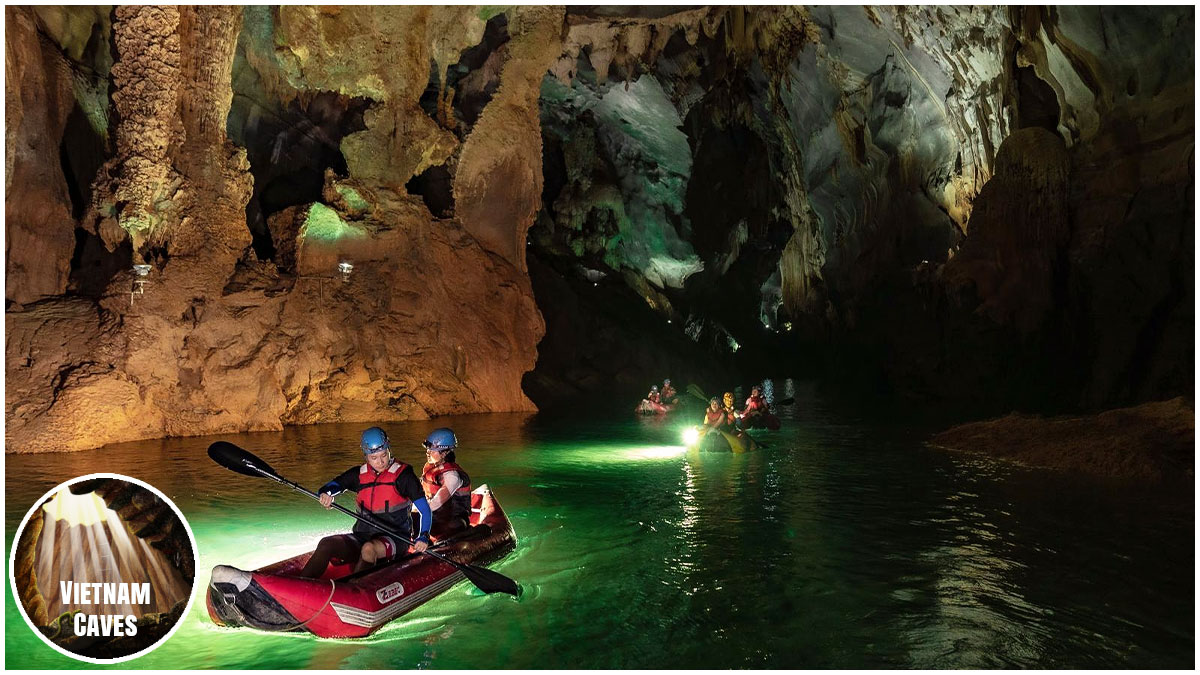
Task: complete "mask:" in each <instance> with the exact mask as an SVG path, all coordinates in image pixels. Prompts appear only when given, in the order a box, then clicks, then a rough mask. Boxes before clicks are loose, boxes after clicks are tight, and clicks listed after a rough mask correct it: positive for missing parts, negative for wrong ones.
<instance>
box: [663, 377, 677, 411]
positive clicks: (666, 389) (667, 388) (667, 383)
mask: <svg viewBox="0 0 1200 675" xmlns="http://www.w3.org/2000/svg"><path fill="white" fill-rule="evenodd" d="M659 396H660V397H661V400H662V402H663V404H664V405H670V404H672V403H674V402H675V398H676V396H677V394H676V393H675V387H672V386H671V379H670V378H667V379H665V380H663V386H662V393H661V394H660V395H659Z"/></svg>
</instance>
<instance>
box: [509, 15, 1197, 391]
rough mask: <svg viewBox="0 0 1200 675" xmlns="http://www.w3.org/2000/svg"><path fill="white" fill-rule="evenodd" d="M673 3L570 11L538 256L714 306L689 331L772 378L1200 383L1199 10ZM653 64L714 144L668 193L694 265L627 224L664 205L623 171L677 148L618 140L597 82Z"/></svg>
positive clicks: (671, 224)
mask: <svg viewBox="0 0 1200 675" xmlns="http://www.w3.org/2000/svg"><path fill="white" fill-rule="evenodd" d="M669 21H670V22H669V23H667V22H665V21H664V19H663V17H661V16H660V17H657V18H649V17H644V16H637V15H636V13H629V14H623V15H621V16H620V18H619V19H618V18H613V17H612V16H611V15H605V14H604V13H595V12H593V13H590V14H589V13H587V12H579V13H577V14H575V15H574V16H573V17H572V21H571V22H569V25H570V30H569V32H568V37H567V40H566V42H567V44H569V45H571V44H581V45H584V47H585V48H584V49H581V50H580V51H579V53H578V54H575V53H569V54H567V55H564V57H563V59H561V60H560V62H559V66H558V67H557V68H556V69H555V70H553V71H552V73H551V74H552V75H553V76H554V78H553V80H554V81H551V78H549V77H548V78H547V85H545V86H544V87H543V97H542V107H543V114H542V116H543V130H544V131H543V133H544V135H545V137H546V139H547V143H549V144H550V145H551V150H552V152H551V153H549V154H548V155H547V157H548V159H547V161H546V167H547V175H548V177H547V185H548V186H550V187H551V188H552V189H553V191H552V193H551V194H548V195H547V196H546V198H545V209H544V211H543V214H542V216H541V217H540V220H539V225H537V226H535V229H534V231H533V235H534V236H533V237H531V242H532V248H531V251H532V253H533V254H534V255H539V256H544V257H546V258H548V259H549V258H557V257H563V256H565V257H567V258H571V257H574V258H576V259H579V260H580V262H581V263H582V264H583V266H584V267H585V268H586V269H585V270H584V271H587V273H589V274H604V275H612V274H620V275H621V276H622V277H623V278H624V279H625V280H626V283H627V285H628V286H629V287H630V288H631V289H633V290H635V291H637V292H638V294H639V295H641V296H642V297H643V298H645V299H646V301H647V303H648V304H650V305H651V306H654V307H657V308H658V311H659V312H660V314H661V315H662V316H664V317H666V318H670V317H680V316H684V317H686V316H689V315H694V314H701V315H703V316H704V320H703V321H702V322H697V323H700V324H703V327H704V329H703V330H694V331H685V332H689V334H690V335H691V337H692V338H693V342H694V343H695V344H696V346H697V347H701V348H704V349H702V351H704V352H706V353H716V354H717V355H718V356H719V357H720V358H722V359H724V360H727V361H728V360H735V361H738V362H739V363H740V364H741V365H743V366H747V367H749V368H750V369H752V370H755V371H756V372H760V373H764V374H765V373H778V372H779V371H781V370H783V371H788V372H793V373H796V372H799V373H811V374H814V375H821V376H826V377H829V378H833V379H836V380H856V379H861V380H863V381H864V382H865V383H869V384H871V386H882V387H884V388H885V389H887V390H889V391H891V392H892V393H896V394H900V395H902V396H905V397H911V398H916V399H918V400H923V401H927V402H931V403H935V404H936V403H947V402H952V403H954V404H959V403H965V404H969V405H978V406H981V407H982V408H984V409H987V410H1011V409H1013V408H1014V407H1017V408H1019V407H1029V408H1037V409H1057V410H1063V409H1077V408H1097V407H1103V406H1106V405H1115V404H1124V403H1128V402H1134V401H1140V400H1147V399H1152V398H1161V397H1164V396H1166V397H1169V396H1172V395H1176V394H1187V393H1188V392H1190V391H1191V388H1192V377H1191V375H1190V374H1189V373H1190V372H1191V370H1192V364H1193V363H1194V357H1193V356H1192V355H1191V353H1190V351H1189V348H1187V347H1186V346H1185V345H1188V344H1191V342H1192V338H1193V334H1194V329H1193V324H1194V317H1193V311H1192V303H1193V297H1194V291H1193V288H1192V285H1191V282H1190V281H1189V279H1190V277H1191V276H1192V270H1193V269H1194V260H1193V255H1192V247H1193V238H1192V226H1193V222H1194V214H1193V213H1192V206H1191V205H1192V180H1193V179H1192V175H1193V172H1194V168H1193V158H1192V153H1193V148H1194V129H1193V126H1192V122H1191V120H1192V98H1193V96H1194V72H1193V59H1192V58H1191V55H1192V54H1193V45H1192V44H1191V42H1190V37H1189V33H1188V31H1189V30H1190V28H1191V26H1193V25H1194V14H1193V12H1192V11H1191V10H1189V9H1186V8H1179V9H1164V8H1132V7H1106V8H1097V7H1093V8H1078V7H1062V8H1057V7H1039V8H1014V7H862V6H837V7H812V8H804V7H789V8H754V9H752V10H741V9H738V8H700V9H695V10H692V9H689V10H686V11H677V12H675V13H673V14H671V15H669ZM1172 55H1174V56H1172ZM614 74H615V75H616V77H623V78H624V80H625V83H624V86H623V87H621V86H620V85H618V86H616V87H614V86H613V84H612V82H611V80H612V79H614ZM650 78H653V79H652V80H650ZM648 80H649V81H652V82H654V84H655V87H656V89H658V90H661V91H663V92H665V94H666V97H667V99H668V100H669V101H670V103H671V105H672V106H673V107H674V108H675V114H676V115H675V116H676V118H677V119H679V120H681V123H678V124H675V123H671V122H669V121H660V122H659V123H658V127H659V132H658V133H657V136H658V137H659V138H669V137H670V135H671V134H675V133H678V132H679V131H682V132H683V133H684V134H685V136H686V139H687V142H688V145H689V149H690V157H688V158H685V159H684V161H682V162H676V163H675V164H676V165H679V166H684V167H686V170H684V171H676V172H674V175H676V176H677V177H678V185H679V186H680V187H678V188H677V189H675V190H674V191H669V190H668V191H665V192H666V193H668V194H675V195H678V196H679V198H680V200H681V201H682V203H683V205H684V206H683V208H682V209H681V210H680V212H679V214H678V215H677V216H676V215H675V214H669V215H671V217H669V218H665V219H664V218H661V217H660V218H657V219H655V218H641V219H639V220H640V221H641V222H651V223H654V222H660V223H664V226H662V227H660V231H666V232H668V233H669V235H671V236H677V238H678V240H679V241H678V244H677V245H675V246H674V248H673V249H672V247H668V246H660V247H659V249H660V250H662V251H664V252H667V253H668V255H669V257H670V258H671V259H672V260H673V262H674V265H675V269H678V270H680V271H681V273H680V274H679V275H678V276H677V277H676V278H675V279H673V280H672V283H670V284H666V283H663V280H662V278H661V275H659V274H657V273H656V271H655V270H654V269H652V268H651V266H649V265H647V264H645V263H644V262H643V261H639V260H638V259H637V257H636V256H634V255H629V254H627V253H625V251H623V250H622V248H621V247H620V246H619V243H620V241H621V233H622V232H624V231H626V230H627V229H629V228H628V227H627V226H624V225H623V224H622V221H623V220H625V219H628V215H627V214H628V213H629V212H630V211H632V210H633V209H635V208H643V210H644V207H643V204H644V203H645V202H646V199H645V197H644V194H643V193H644V191H638V190H636V189H631V188H630V186H628V185H626V184H624V183H623V182H622V180H621V177H622V176H623V175H626V174H640V175H654V173H655V172H658V173H665V172H666V171H664V170H666V169H668V168H669V167H670V166H671V163H669V162H666V161H663V158H662V157H655V156H654V155H649V157H650V159H651V161H649V162H647V161H646V158H647V156H648V155H647V154H645V153H637V152H631V151H629V150H622V151H614V150H612V149H611V147H610V146H607V145H605V144H604V143H603V139H604V138H605V135H606V134H607V133H609V132H608V129H609V127H611V126H612V122H611V121H610V120H608V119H605V118H604V116H603V115H601V114H600V111H601V109H600V106H599V105H598V104H597V103H596V101H603V100H604V98H605V97H606V96H609V95H610V94H609V91H611V89H613V88H616V89H618V90H623V91H626V92H633V93H635V94H636V92H637V91H638V89H639V88H644V87H643V85H644V84H645V83H646V82H647V81H648ZM606 83H607V84H606ZM636 100H637V102H638V104H639V105H640V106H641V107H642V108H643V109H647V108H649V107H650V103H651V100H652V99H651V97H648V96H644V95H643V96H638V97H636ZM642 116H643V117H646V115H645V114H643V115H642ZM626 117H629V116H626ZM660 117H663V116H662V115H661V114H660ZM665 119H666V118H665V117H664V120H665ZM618 122H620V123H625V124H628V125H629V126H630V127H636V126H637V120H633V119H619V120H618ZM1039 133H1040V135H1039ZM1002 154H1003V155H1004V156H1005V159H1004V161H1003V162H1002V161H1001V155H1002ZM758 167H761V168H758ZM551 173H555V174H556V175H555V176H553V177H551V176H550V174H551ZM1151 195H1153V197H1151ZM661 238H662V237H659V239H661ZM640 239H641V240H643V241H654V238H653V237H647V236H645V234H643V235H642V236H641V237H640ZM688 256H691V259H690V260H691V262H692V264H690V265H686V266H685V265H684V264H683V263H684V262H685V261H688V260H689V258H688ZM731 299H732V300H731ZM680 323H681V324H683V325H684V326H688V325H692V324H691V322H688V321H682V322H680ZM715 334H721V335H723V336H724V337H725V340H724V341H725V342H728V343H729V344H730V345H731V346H732V345H740V346H741V347H743V349H742V351H741V352H740V353H738V354H734V353H732V352H733V351H734V350H732V349H725V350H722V349H721V348H720V346H719V343H720V342H721V341H722V340H713V339H712V338H713V337H715ZM552 338H553V330H552V331H551V334H550V335H549V336H548V338H547V341H548V342H550V341H552ZM705 343H708V344H707V345H706V344H705ZM714 346H715V347H716V348H715V350H714V349H713V348H712V347H714ZM604 348H605V347H604V346H603V345H597V346H596V350H597V351H602V350H603V349H604ZM722 352H723V353H722ZM755 357H757V358H755Z"/></svg>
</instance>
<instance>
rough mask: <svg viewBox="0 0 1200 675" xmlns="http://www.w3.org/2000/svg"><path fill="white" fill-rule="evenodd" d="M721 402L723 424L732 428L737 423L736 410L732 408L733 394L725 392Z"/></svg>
mask: <svg viewBox="0 0 1200 675" xmlns="http://www.w3.org/2000/svg"><path fill="white" fill-rule="evenodd" d="M721 402H722V403H724V407H723V408H722V409H723V410H724V411H725V422H726V424H728V425H729V426H731V427H732V426H734V424H735V423H736V422H737V410H735V409H734V407H733V392H731V391H727V392H725V396H723V397H722V401H721Z"/></svg>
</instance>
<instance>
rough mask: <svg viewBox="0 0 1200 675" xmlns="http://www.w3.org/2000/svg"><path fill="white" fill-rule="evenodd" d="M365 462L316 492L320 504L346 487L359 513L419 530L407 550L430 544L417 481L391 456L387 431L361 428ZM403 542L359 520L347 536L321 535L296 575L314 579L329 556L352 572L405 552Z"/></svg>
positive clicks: (403, 529) (330, 503) (423, 500)
mask: <svg viewBox="0 0 1200 675" xmlns="http://www.w3.org/2000/svg"><path fill="white" fill-rule="evenodd" d="M359 447H360V448H361V450H362V453H363V456H364V457H365V458H366V460H367V461H366V463H364V464H363V465H361V466H355V467H351V468H349V469H347V470H346V471H345V472H343V473H342V474H341V475H340V476H338V477H337V478H334V479H333V480H331V481H329V482H328V483H326V484H325V485H324V486H322V487H321V489H320V490H318V491H317V494H318V495H319V497H320V500H321V505H322V506H324V507H325V508H327V509H329V508H333V499H334V497H336V496H337V495H339V494H341V493H342V492H345V491H346V490H351V491H353V492H356V493H358V498H357V502H358V512H359V513H367V514H370V517H372V518H375V519H377V520H379V521H381V522H382V523H383V524H385V525H387V526H388V527H390V528H391V529H393V530H395V531H397V532H399V533H400V534H405V533H407V532H410V531H418V532H419V534H418V535H417V536H416V538H415V540H414V542H413V545H412V546H411V550H412V551H418V552H419V551H424V550H425V549H427V548H429V527H430V525H431V524H432V520H433V515H432V512H431V511H430V509H429V502H428V500H426V498H425V491H424V490H423V489H422V488H421V481H420V480H419V479H417V476H416V474H414V473H413V470H412V467H411V466H409V465H407V464H405V463H403V462H397V461H395V460H394V459H392V446H391V443H389V442H388V438H387V434H386V433H385V432H384V431H383V429H380V428H379V427H371V428H370V429H367V430H366V431H364V432H362V438H361V439H360V442H359ZM412 507H416V509H417V511H418V512H419V513H420V520H419V521H418V523H419V525H418V527H413V522H412V520H411V519H410V516H409V511H410V509H411V508H412ZM409 549H410V547H409V546H408V543H407V542H403V541H398V540H397V539H396V538H395V537H392V536H391V535H388V534H386V533H384V532H383V531H382V530H380V529H378V528H376V527H374V526H372V525H368V524H367V523H365V522H363V521H362V520H359V521H357V522H356V523H355V524H354V529H353V530H352V531H351V533H350V534H337V535H333V536H329V537H325V538H323V539H321V543H319V544H317V550H316V551H313V554H312V557H311V558H309V560H308V563H307V564H305V566H304V569H303V570H302V571H301V572H300V576H302V577H309V578H317V577H319V576H321V574H322V573H323V572H324V571H325V567H326V566H327V565H328V564H329V561H330V560H331V559H333V558H338V559H340V560H343V561H351V560H353V561H355V566H354V571H355V572H357V571H359V570H362V569H366V568H367V567H369V566H371V565H374V564H375V563H376V562H379V561H382V560H387V559H388V558H391V557H393V556H395V555H396V554H398V553H401V552H403V551H407V550H409Z"/></svg>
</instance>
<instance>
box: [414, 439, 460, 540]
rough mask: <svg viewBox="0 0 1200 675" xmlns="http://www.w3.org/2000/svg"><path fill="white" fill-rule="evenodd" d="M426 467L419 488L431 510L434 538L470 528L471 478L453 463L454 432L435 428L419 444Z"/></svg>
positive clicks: (455, 440) (422, 472) (456, 444)
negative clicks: (422, 450) (421, 489)
mask: <svg viewBox="0 0 1200 675" xmlns="http://www.w3.org/2000/svg"><path fill="white" fill-rule="evenodd" d="M422 445H424V446H425V457H426V462H425V468H424V469H422V471H421V486H422V487H423V488H424V489H425V496H426V497H427V498H428V499H429V508H430V509H431V510H432V511H433V513H434V516H433V522H434V527H433V530H432V532H431V534H432V535H433V537H434V538H435V539H445V538H446V537H448V536H451V535H453V534H455V533H457V532H461V531H462V530H465V529H467V528H469V527H471V477H470V476H468V475H467V472H466V471H464V470H463V468H462V467H461V466H459V465H458V464H457V463H456V462H455V461H454V450H455V448H457V447H458V437H456V436H455V435H454V430H453V429H447V428H444V427H443V428H441V429H434V430H433V431H432V432H431V433H430V434H429V436H428V437H427V438H426V439H425V442H424V443H422Z"/></svg>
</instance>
